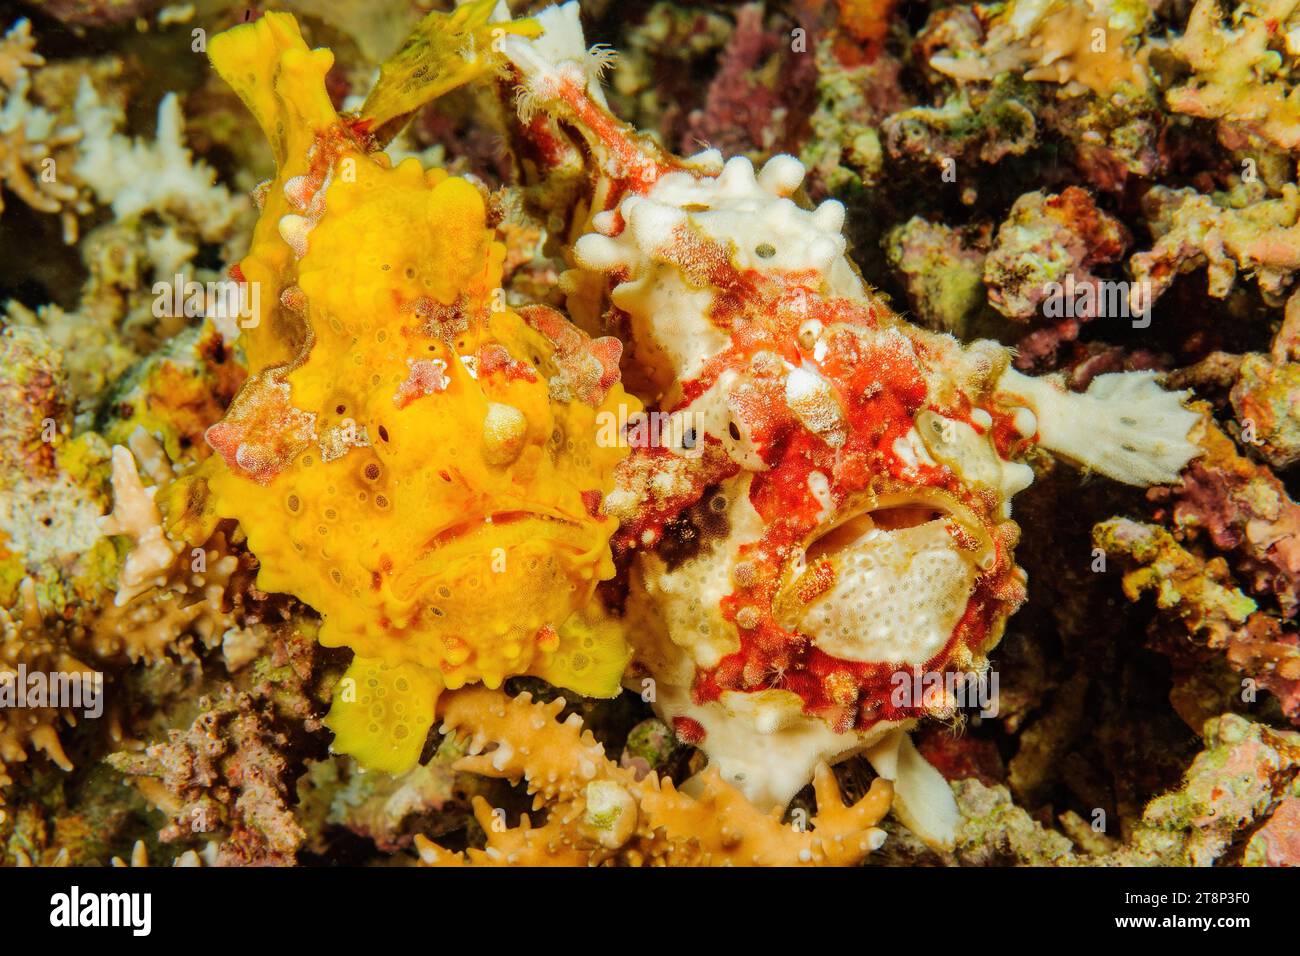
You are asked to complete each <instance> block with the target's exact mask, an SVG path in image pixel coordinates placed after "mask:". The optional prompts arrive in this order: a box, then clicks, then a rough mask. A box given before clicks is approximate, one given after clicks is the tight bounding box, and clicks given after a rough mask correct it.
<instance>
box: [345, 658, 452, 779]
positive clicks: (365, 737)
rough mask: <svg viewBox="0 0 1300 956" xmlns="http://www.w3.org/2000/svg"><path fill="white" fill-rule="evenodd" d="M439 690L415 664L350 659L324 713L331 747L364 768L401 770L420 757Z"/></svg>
mask: <svg viewBox="0 0 1300 956" xmlns="http://www.w3.org/2000/svg"><path fill="white" fill-rule="evenodd" d="M441 691H442V682H441V680H440V679H439V678H438V675H437V674H436V673H435V672H433V671H430V670H428V669H427V668H424V667H420V666H419V665H418V664H395V665H394V664H388V663H387V662H385V661H383V660H380V659H379V658H374V657H354V658H353V659H352V666H351V667H349V668H348V670H347V673H346V674H344V675H343V679H342V680H341V681H339V683H338V686H336V687H335V688H334V701H333V703H332V704H331V705H330V712H329V713H328V714H327V715H326V717H325V726H326V727H328V728H329V729H330V730H332V731H334V749H335V750H336V751H338V752H339V753H345V754H348V755H349V756H351V757H354V758H355V759H356V761H357V763H359V764H361V766H362V767H364V768H365V769H366V770H383V771H386V772H388V773H405V772H406V771H407V770H410V769H411V768H412V767H414V766H415V763H416V761H417V760H419V759H420V751H421V749H423V747H424V738H425V737H426V736H427V735H428V733H429V728H430V727H431V726H433V715H434V708H435V707H436V706H437V703H438V694H439V693H441Z"/></svg>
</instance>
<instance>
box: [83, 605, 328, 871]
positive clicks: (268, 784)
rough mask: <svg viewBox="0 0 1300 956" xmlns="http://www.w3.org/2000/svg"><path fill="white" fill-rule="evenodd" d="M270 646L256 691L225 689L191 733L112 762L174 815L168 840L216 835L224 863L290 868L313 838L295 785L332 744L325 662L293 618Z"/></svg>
mask: <svg viewBox="0 0 1300 956" xmlns="http://www.w3.org/2000/svg"><path fill="white" fill-rule="evenodd" d="M269 643H270V644H271V647H270V649H269V650H268V652H267V653H266V654H265V655H264V656H263V657H262V658H261V660H260V661H259V665H258V669H257V670H256V672H255V673H254V674H253V675H252V680H251V682H250V683H248V685H247V686H248V689H247V690H236V689H235V688H234V687H233V686H231V685H224V686H223V687H222V688H221V690H220V694H219V696H216V697H204V698H203V699H201V700H200V701H199V711H200V713H199V715H198V716H197V717H196V718H195V719H194V721H193V723H192V724H191V725H190V726H189V727H188V728H187V729H185V730H171V731H169V732H168V739H167V740H166V741H164V742H161V743H156V744H152V745H150V746H148V747H146V748H144V749H143V750H141V751H138V752H130V751H123V752H119V753H116V754H112V755H110V756H109V758H108V762H109V763H110V764H111V765H112V766H113V767H114V768H115V769H117V770H119V771H120V772H122V773H124V774H126V775H127V776H128V778H129V779H130V780H131V782H132V783H133V784H134V785H135V786H136V787H137V788H138V789H139V790H140V791H141V793H142V794H144V796H145V797H146V798H147V799H148V800H149V801H150V802H151V803H153V804H154V805H155V806H156V807H157V808H158V809H160V810H162V811H163V812H164V813H165V814H166V815H167V816H168V818H169V822H168V824H167V825H166V826H164V828H163V829H162V831H161V832H160V834H159V836H160V838H161V839H162V841H163V842H165V843H170V842H176V841H187V840H192V839H195V838H196V837H202V838H206V839H208V840H215V841H217V843H218V846H217V848H216V851H215V862H217V863H218V864H219V865H249V864H272V865H283V864H290V863H293V862H294V858H295V854H296V852H297V850H298V848H299V847H300V846H301V845H302V843H303V841H304V839H305V833H304V831H303V829H302V826H301V825H300V823H299V822H298V820H297V819H296V818H295V816H294V812H293V809H292V808H293V805H294V804H295V802H296V796H295V790H294V782H295V781H296V779H297V778H298V776H299V775H300V774H301V773H302V772H303V767H304V761H305V759H306V758H307V757H311V756H319V754H320V752H321V750H322V749H323V748H322V747H321V744H320V742H319V736H317V732H318V731H319V730H320V728H321V722H320V705H319V703H318V702H317V690H316V683H317V681H318V680H319V679H320V673H319V670H320V668H319V666H318V662H317V657H316V655H317V652H316V650H315V648H314V644H313V641H312V638H311V636H310V635H309V634H307V633H304V632H303V630H302V629H300V628H297V627H295V626H294V625H292V624H291V625H288V626H286V627H284V628H280V629H277V631H276V632H275V634H274V635H273V636H272V637H271V638H270V642H269Z"/></svg>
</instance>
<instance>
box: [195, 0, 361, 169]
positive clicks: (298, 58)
mask: <svg viewBox="0 0 1300 956" xmlns="http://www.w3.org/2000/svg"><path fill="white" fill-rule="evenodd" d="M208 59H209V60H211V61H212V65H213V66H214V67H215V68H216V70H217V72H218V73H219V74H220V75H221V78H222V79H223V80H225V81H226V82H227V83H229V84H230V87H231V89H233V90H234V91H235V92H236V93H238V94H239V98H240V99H241V100H243V101H244V103H245V105H247V106H248V108H249V110H250V111H251V112H252V114H253V116H255V117H256V118H257V123H258V125H259V126H261V127H262V132H263V133H265V134H266V138H267V139H268V140H270V143H271V149H272V151H273V152H274V154H275V164H276V166H277V167H282V166H283V165H284V162H285V159H286V157H288V156H294V155H300V154H305V152H306V149H307V147H309V146H310V145H311V141H312V138H313V137H314V135H315V133H316V130H317V129H319V128H321V127H323V126H328V125H329V124H331V123H333V122H335V121H336V120H337V118H338V114H336V113H335V112H334V106H333V105H332V104H331V103H330V99H329V95H328V94H327V93H326V92H325V74H326V73H328V72H329V69H330V67H331V66H333V65H334V54H333V53H331V52H330V51H329V50H323V49H322V50H309V49H307V43H306V41H305V40H303V38H302V31H300V30H299V29H298V21H297V20H295V19H294V18H293V16H292V15H290V14H288V13H266V14H263V15H262V16H261V17H260V18H258V19H257V20H255V21H254V22H253V23H244V24H241V25H239V26H237V27H232V28H231V29H229V30H226V31H225V32H223V33H219V34H217V35H216V36H214V37H213V38H212V42H211V43H209V44H208Z"/></svg>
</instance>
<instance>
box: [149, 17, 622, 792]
mask: <svg viewBox="0 0 1300 956" xmlns="http://www.w3.org/2000/svg"><path fill="white" fill-rule="evenodd" d="M210 56H211V59H212V62H213V64H214V65H215V66H216V68H217V70H218V71H219V72H220V73H221V75H222V76H223V77H224V78H226V79H227V81H228V82H229V83H230V84H231V86H233V87H234V88H235V89H236V90H237V91H238V92H239V94H240V96H241V97H242V98H243V99H244V101H245V102H246V103H247V104H248V106H249V108H250V109H251V110H252V111H253V114H254V115H255V116H256V117H257V119H258V122H259V123H260V124H261V126H262V128H263V130H264V131H265V132H266V134H267V136H268V138H269V139H270V140H271V142H272V145H273V147H274V152H275V156H276V161H277V164H278V168H277V174H276V178H275V179H274V180H273V181H272V182H270V183H269V184H267V185H266V186H264V187H263V188H261V189H260V190H259V201H260V203H261V207H262V214H261V217H260V219H259V220H258V223H257V227H256V230H255V232H254V236H253V241H252V246H251V249H250V251H249V254H248V256H247V257H246V258H245V259H244V260H243V261H242V262H241V263H240V264H239V266H238V267H237V269H236V270H235V274H236V278H237V279H239V280H240V281H242V282H246V283H249V284H256V286H257V287H259V288H260V290H261V299H262V302H263V303H267V306H266V307H265V308H264V309H263V311H262V314H260V315H258V316H256V317H255V318H251V319H248V320H246V321H245V323H244V325H245V328H244V330H243V333H242V336H241V338H242V339H243V340H244V346H245V352H246V355H247V356H248V360H249V363H250V368H249V371H250V379H249V381H248V382H247V384H246V385H245V386H244V388H243V390H242V391H241V392H240V393H239V395H238V396H236V398H235V400H234V402H233V403H232V404H231V407H230V409H229V410H228V412H227V414H226V417H225V418H224V419H223V420H222V421H221V422H220V423H218V424H216V425H214V426H212V427H211V428H210V429H209V430H208V432H207V440H208V443H209V444H210V445H211V446H212V447H213V448H214V449H215V450H216V451H217V452H218V455H216V456H214V457H213V458H212V459H210V460H209V463H208V464H207V465H206V466H205V467H203V468H202V469H201V470H200V471H199V472H197V473H196V474H195V475H193V476H191V477H190V478H189V479H187V480H185V481H184V482H182V484H181V485H180V486H178V487H177V488H175V489H173V490H172V491H171V492H170V494H169V496H168V498H169V501H170V502H171V505H172V507H173V509H174V510H173V511H172V513H171V515H170V518H171V524H172V527H173V528H176V529H178V530H186V529H190V528H199V527H204V526H210V525H211V524H212V523H213V522H215V521H216V520H217V519H219V518H234V519H238V521H239V522H240V525H241V526H242V527H243V528H244V529H245V530H246V532H247V534H248V543H249V547H250V549H251V550H252V552H253V553H254V554H255V555H256V556H257V558H258V559H259V561H260V562H261V571H260V574H259V577H258V586H259V587H260V588H262V589H263V590H267V591H279V592H287V593H290V594H293V595H295V596H297V597H298V598H300V599H301V600H303V601H305V602H306V603H307V604H309V605H311V606H312V607H313V608H315V609H316V610H317V611H319V612H320V614H321V615H322V617H323V619H324V621H323V625H322V627H321V632H320V640H321V643H323V644H326V645H329V646H347V647H350V648H352V649H353V650H354V651H355V652H356V658H355V659H354V661H353V664H352V668H351V670H350V671H349V672H348V675H347V676H346V677H345V678H344V680H343V683H342V684H341V685H340V689H339V690H338V691H337V692H336V695H335V703H334V706H333V708H332V710H331V712H330V716H329V718H328V721H327V723H328V725H329V726H330V728H331V729H332V730H333V731H334V732H335V734H336V740H335V747H336V749H338V750H340V751H342V752H345V753H350V754H352V755H354V756H355V757H357V758H358V760H360V761H361V762H362V763H363V765H365V766H368V767H372V768H376V769H383V770H389V771H395V772H396V771H401V770H405V769H407V768H409V767H410V766H412V765H413V764H414V763H415V761H416V759H417V758H418V756H419V753H420V749H421V747H422V746H423V743H424V738H425V734H426V732H427V730H428V728H429V726H430V724H431V723H432V720H433V708H434V705H435V702H436V699H437V696H438V693H439V691H440V689H441V688H442V687H444V686H446V687H452V688H455V687H460V686H462V685H464V684H467V683H473V682H477V681H483V682H485V683H487V684H488V685H489V686H492V687H496V686H499V685H500V684H501V682H502V680H504V679H505V678H506V677H508V676H510V675H513V674H524V673H531V674H534V675H537V676H541V677H544V678H547V679H548V680H551V681H553V682H555V683H558V684H561V685H566V686H569V687H571V688H574V689H576V690H579V691H581V692H583V693H586V694H589V695H594V696H612V695H613V694H615V693H616V692H617V690H618V680H619V677H620V676H621V672H622V667H623V664H624V663H625V661H626V653H625V652H624V651H623V649H622V645H621V637H620V636H619V635H618V634H617V632H614V631H611V630H609V629H608V628H600V627H597V626H591V625H589V624H585V623H579V622H575V624H574V625H572V626H569V627H565V626H564V625H565V622H566V620H567V619H568V618H569V617H570V615H571V614H573V612H574V611H576V610H578V609H579V608H581V607H582V606H583V605H584V604H585V603H586V602H587V601H588V599H589V598H590V597H591V595H592V593H593V591H594V588H595V586H596V584H597V583H598V582H599V581H600V580H602V579H605V578H609V577H610V576H612V574H613V571H614V568H613V564H612V561H611V558H610V552H609V544H608V542H609V538H610V536H611V534H612V532H613V530H614V528H615V522H614V520H613V519H612V518H610V517H608V516H606V515H604V513H603V511H602V508H601V500H602V497H603V495H604V493H605V492H606V491H608V490H609V489H610V487H611V486H612V482H613V468H614V466H615V465H616V464H617V462H618V461H619V460H620V459H621V458H622V457H623V455H624V454H625V453H626V452H625V450H623V449H619V448H617V447H602V446H601V445H599V444H598V443H597V441H596V438H597V433H598V428H597V420H598V417H599V416H601V415H603V414H610V415H614V416H622V417H626V416H627V415H628V414H630V413H633V412H635V411H637V410H639V408H640V404H639V402H637V401H636V399H634V398H631V397H629V396H628V395H626V394H625V393H624V391H623V389H622V387H621V386H620V385H619V384H618V359H619V355H620V352H621V346H620V345H619V343H618V341H617V340H616V339H612V338H604V339H596V340H594V341H593V340H590V339H588V338H587V337H586V336H585V335H583V334H582V333H581V332H578V331H577V330H576V329H575V328H573V327H571V326H569V325H568V324H567V322H566V321H565V320H564V319H563V318H562V317H560V316H558V314H556V313H554V312H552V311H550V310H548V309H544V308H541V307H536V308H531V309H525V310H522V311H521V312H515V311H513V310H511V309H510V308H509V307H507V306H506V304H505V301H504V296H503V294H502V292H501V289H500V286H501V273H502V262H503V259H504V256H505V248H504V246H503V245H502V244H501V243H500V242H499V241H497V239H496V237H495V234H494V232H493V230H492V229H491V228H490V227H489V226H488V209H487V206H486V204H485V202H484V198H483V195H482V194H481V193H480V191H479V189H478V188H477V187H476V186H475V185H473V184H472V183H470V182H469V181H468V180H466V179H463V178H459V177H454V176H449V175H447V173H445V172H444V171H442V170H439V169H429V170H425V169H423V168H422V167H421V165H420V163H419V161H418V160H415V159H408V160H406V161H404V162H402V163H401V164H399V165H397V166H395V167H393V166H392V165H391V164H390V162H389V161H388V159H387V157H386V156H385V155H383V154H382V153H376V152H372V151H371V149H370V147H371V146H372V145H373V142H372V141H370V140H368V139H367V137H366V134H365V132H364V128H363V127H364V124H362V123H357V122H354V121H350V120H348V119H346V118H343V117H340V116H339V115H338V114H337V113H336V112H335V111H334V109H333V107H332V106H331V105H330V101H329V98H328V96H327V95H326V92H325V85H324V78H325V74H326V72H327V71H328V70H329V67H330V65H331V63H332V55H331V54H330V53H329V52H328V51H325V50H316V51H309V50H308V49H307V46H306V44H305V43H304V42H303V39H302V36H301V34H300V32H299V30H298V27H297V25H296V23H295V22H294V20H293V18H292V17H289V16H287V15H282V14H274V13H271V14H267V15H266V16H264V17H262V18H261V19H260V20H259V21H257V22H256V23H254V24H250V25H247V26H241V27H237V28H235V29H233V30H231V31H229V32H228V33H225V34H223V35H221V36H219V37H216V38H214V39H213V42H212V44H211V48H210Z"/></svg>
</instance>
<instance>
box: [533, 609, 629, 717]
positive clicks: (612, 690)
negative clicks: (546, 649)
mask: <svg viewBox="0 0 1300 956" xmlns="http://www.w3.org/2000/svg"><path fill="white" fill-rule="evenodd" d="M559 641H560V643H559V647H557V648H556V650H555V651H554V652H553V653H551V654H549V655H547V656H546V658H545V659H544V660H543V661H542V662H539V663H538V664H537V665H536V666H535V667H534V668H533V670H532V673H533V675H534V676H535V677H540V678H542V679H543V680H545V681H548V682H550V683H552V684H554V685H556V686H557V687H564V688H567V689H568V690H572V691H576V692H577V693H579V694H582V695H583V696H584V697H617V696H618V694H619V691H620V690H621V684H620V682H621V681H622V679H623V671H624V670H626V669H627V662H628V661H629V660H630V659H631V657H632V649H631V647H629V646H628V643H627V641H626V640H625V639H624V637H623V625H622V624H621V623H620V622H619V621H618V620H617V619H615V618H613V617H610V616H608V615H606V614H605V613H604V612H603V611H600V610H599V609H597V608H595V607H592V608H590V609H588V610H586V611H579V612H578V613H576V614H572V615H570V616H569V619H568V620H567V621H565V622H564V624H563V625H561V627H560V631H559Z"/></svg>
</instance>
